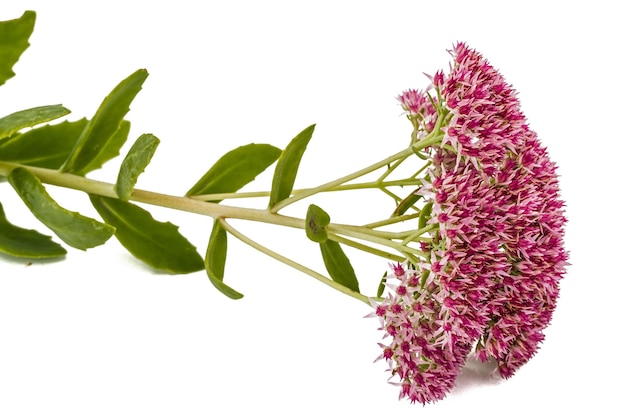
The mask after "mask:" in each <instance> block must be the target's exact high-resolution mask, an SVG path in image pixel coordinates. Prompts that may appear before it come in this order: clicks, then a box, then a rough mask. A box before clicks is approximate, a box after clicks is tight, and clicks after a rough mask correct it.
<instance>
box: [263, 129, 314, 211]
mask: <svg viewBox="0 0 626 417" xmlns="http://www.w3.org/2000/svg"><path fill="white" fill-rule="evenodd" d="M314 130H315V125H314V124H313V125H311V126H309V127H307V128H306V129H304V130H303V131H302V132H300V133H298V135H297V136H296V137H295V138H293V139H292V140H291V142H289V145H287V147H286V148H285V150H284V151H283V153H282V154H281V155H280V158H278V163H277V164H276V170H275V171H274V178H273V180H272V190H271V192H270V202H269V206H270V208H271V207H273V206H274V205H275V204H276V203H279V202H281V201H282V200H284V199H286V198H288V197H289V196H290V195H291V191H293V185H294V183H295V182H296V174H297V173H298V167H299V166H300V161H301V160H302V155H304V151H305V150H306V147H307V145H308V144H309V141H310V140H311V137H312V136H313V131H314Z"/></svg>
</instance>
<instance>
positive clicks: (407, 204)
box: [393, 193, 422, 216]
mask: <svg viewBox="0 0 626 417" xmlns="http://www.w3.org/2000/svg"><path fill="white" fill-rule="evenodd" d="M420 198H422V196H421V194H415V193H411V194H409V195H408V196H407V197H406V198H405V199H404V200H402V201H401V202H400V204H398V207H396V209H395V210H394V212H393V216H401V215H403V214H404V213H406V211H407V210H408V209H410V208H411V207H413V204H415V203H417V202H418V201H419V199H420Z"/></svg>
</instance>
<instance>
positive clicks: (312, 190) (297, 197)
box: [270, 148, 413, 213]
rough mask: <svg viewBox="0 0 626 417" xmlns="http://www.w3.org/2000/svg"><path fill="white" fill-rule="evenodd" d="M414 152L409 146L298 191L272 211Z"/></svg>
mask: <svg viewBox="0 0 626 417" xmlns="http://www.w3.org/2000/svg"><path fill="white" fill-rule="evenodd" d="M412 153H413V149H412V148H408V149H405V150H403V151H401V152H398V153H397V154H395V155H392V156H390V157H388V158H385V159H383V160H382V161H379V162H376V163H375V164H372V165H370V166H368V167H366V168H363V169H360V170H358V171H356V172H353V173H352V174H349V175H346V176H344V177H341V178H338V179H336V180H334V181H330V182H327V183H326V184H322V185H320V186H319V187H315V188H310V189H308V190H307V191H303V192H301V193H298V194H296V195H293V196H291V197H289V198H286V199H284V200H283V201H281V202H279V203H278V204H276V205H274V207H272V208H271V210H270V211H271V212H272V213H276V212H278V211H279V210H280V209H282V208H285V207H287V206H288V205H290V204H293V203H295V202H296V201H300V200H302V199H304V198H306V197H310V196H312V195H314V194H317V193H320V192H324V191H326V190H331V189H333V188H335V187H337V186H340V185H342V184H344V183H346V182H348V181H352V180H354V179H356V178H359V177H362V176H363V175H366V174H369V173H370V172H372V171H375V170H377V169H379V168H381V167H384V166H385V165H389V164H391V163H392V162H394V161H397V160H398V159H401V158H405V157H407V156H409V155H411V154H412Z"/></svg>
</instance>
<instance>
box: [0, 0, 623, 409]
mask: <svg viewBox="0 0 626 417" xmlns="http://www.w3.org/2000/svg"><path fill="white" fill-rule="evenodd" d="M617 4H618V2H612V1H594V2H576V1H570V2H557V1H554V2H549V1H540V2H535V1H530V2H529V1H526V2H501V1H494V2H480V1H466V2H459V1H446V2H437V1H387V2H373V1H358V2H357V1H354V2H347V1H346V2H342V1H321V0H316V1H306V2H305V1H285V2H282V3H281V2H277V1H259V2H256V1H229V2H225V1H224V2H222V1H220V2H217V1H208V2H200V1H198V2H193V1H188V0H179V1H176V2H148V1H145V2H142V1H133V0H124V1H111V0H109V1H106V2H104V1H103V2H86V1H85V2H78V1H54V2H52V1H12V0H9V1H6V0H5V1H3V3H2V6H1V7H0V19H1V20H7V19H13V18H17V17H19V16H20V15H21V14H22V12H23V11H24V10H26V9H33V10H36V11H37V12H38V18H37V24H36V27H35V32H34V34H33V36H32V38H31V47H30V48H29V49H28V50H27V51H26V53H25V54H24V55H23V57H22V59H21V60H20V62H19V63H18V64H17V65H16V66H15V68H14V69H15V72H16V73H17V76H16V77H15V78H13V79H11V80H9V81H8V82H7V84H6V85H4V86H3V87H2V88H1V90H0V114H8V113H11V112H13V111H16V110H20V109H24V108H28V107H34V106H39V105H44V104H56V103H62V104H64V105H65V106H66V107H68V108H70V109H71V110H72V111H73V114H72V115H70V116H71V117H70V119H72V120H74V119H78V118H80V117H83V116H91V115H92V114H93V113H94V112H95V110H96V108H97V106H98V105H99V103H100V101H101V100H102V98H103V97H104V96H105V95H106V94H107V93H108V92H109V91H110V90H111V89H112V88H113V87H114V86H115V85H116V84H117V83H118V82H119V81H120V80H122V79H123V78H125V77H126V76H128V75H129V74H131V73H132V72H133V71H135V70H136V69H138V68H147V69H148V70H149V72H150V77H149V78H148V80H147V82H146V83H145V85H144V89H143V90H142V92H141V93H140V94H139V96H138V97H137V99H136V100H135V102H134V103H133V105H132V110H131V112H130V113H129V115H128V118H129V119H130V120H131V121H132V123H133V124H132V130H131V139H134V138H136V137H137V136H139V135H140V134H141V133H153V134H155V135H157V136H158V137H159V138H160V139H161V141H162V143H161V146H160V148H159V149H158V151H157V154H156V156H155V157H154V159H153V163H152V164H151V165H150V166H149V167H148V169H147V170H146V172H145V173H144V174H143V176H142V177H141V178H140V181H139V184H138V187H140V188H144V189H149V190H154V191H160V192H166V193H172V194H177V195H181V194H183V193H184V192H185V191H186V190H187V189H188V188H189V187H190V186H191V185H192V184H193V183H194V182H195V181H196V180H197V179H198V178H199V177H200V176H201V175H202V174H203V173H204V172H205V171H206V169H208V167H209V166H210V165H211V164H212V163H213V162H214V161H215V160H216V159H217V158H218V157H219V156H221V155H222V154H223V153H224V152H226V151H228V150H230V149H232V148H235V147H237V146H240V145H244V144H247V143H249V142H256V143H271V144H274V145H275V146H278V147H281V148H282V147H284V146H285V145H286V144H287V143H288V141H289V140H290V139H291V138H292V137H293V136H294V135H295V134H296V133H298V132H299V131H300V130H302V129H303V128H304V127H306V126H308V125H310V124H311V123H317V129H316V132H315V135H314V137H313V140H312V142H311V144H310V145H309V149H308V150H307V153H305V156H304V160H303V162H302V165H301V172H300V176H299V177H298V180H297V186H298V187H305V186H312V185H315V184H319V183H321V182H322V181H326V180H330V179H332V178H335V177H338V176H340V175H343V174H347V173H349V172H352V171H353V170H355V169H357V168H360V167H363V166H365V165H366V164H369V163H371V162H374V161H377V160H378V159H381V158H382V157H384V156H386V155H390V154H392V153H395V152H396V151H398V150H400V149H402V148H403V147H404V146H405V145H406V143H407V141H408V139H409V134H410V129H411V127H410V125H409V123H408V122H407V121H406V120H405V119H404V118H403V117H402V116H401V109H400V107H399V105H398V104H397V102H396V101H395V96H396V95H397V94H398V93H400V92H401V91H402V90H404V89H407V88H421V87H423V86H425V84H426V83H427V79H426V77H425V76H424V75H423V74H422V72H426V73H430V74H433V73H434V72H435V71H436V70H437V69H438V68H444V69H445V68H447V65H448V62H449V55H448V54H447V52H446V50H447V49H449V48H450V47H451V46H452V44H453V43H454V42H456V41H466V42H467V43H468V44H469V45H470V46H472V47H474V48H476V49H478V50H479V51H480V52H482V53H483V54H484V56H485V57H487V58H488V59H489V60H490V62H491V63H492V64H493V65H494V66H495V67H496V68H499V69H500V70H501V71H502V73H503V74H504V75H505V77H506V78H507V80H508V81H509V82H510V83H512V84H513V85H514V86H515V88H516V89H517V90H518V91H519V97H520V100H521V102H522V106H523V109H524V111H525V113H526V115H527V117H528V119H529V120H530V124H531V127H532V128H533V129H534V130H535V131H537V132H538V134H539V136H540V138H541V139H542V141H543V143H544V144H545V145H546V146H547V147H548V148H549V151H550V153H551V156H552V157H553V159H554V160H556V161H557V163H558V165H559V166H560V169H559V173H560V175H561V185H562V191H563V198H564V199H565V200H566V202H567V215H568V217H569V223H568V226H567V236H566V243H567V247H568V249H569V251H570V252H571V259H570V261H571V264H572V265H571V266H570V267H569V272H568V275H567V276H566V279H565V280H564V281H562V291H561V298H560V300H559V305H558V308H557V311H556V313H555V315H554V319H553V322H552V325H551V326H550V327H549V328H548V329H547V331H546V336H547V337H546V341H545V342H544V344H543V346H542V348H541V349H540V351H539V353H538V354H537V355H536V357H535V358H533V360H532V361H531V362H530V363H529V364H528V365H526V366H525V367H523V368H522V369H521V370H520V371H519V372H518V373H517V374H516V375H515V376H514V377H513V378H512V379H510V380H507V381H499V380H497V379H490V378H489V376H485V375H483V373H481V372H479V371H476V370H468V371H466V372H465V373H464V374H463V375H462V376H461V378H460V381H459V387H458V388H457V389H455V390H454V391H453V392H452V393H451V394H450V395H449V396H448V397H447V398H446V399H445V400H444V401H441V402H439V403H436V404H434V405H428V406H426V407H421V406H420V405H411V404H410V403H408V402H407V401H404V400H403V401H398V400H397V389H396V388H395V387H393V386H391V385H389V384H387V382H386V379H387V374H386V373H385V372H384V370H385V368H386V366H385V364H383V363H381V362H378V363H374V364H373V363H372V361H373V359H374V358H375V357H376V356H378V354H379V349H378V347H377V342H378V341H379V339H380V334H379V332H378V331H377V330H376V329H377V326H378V323H377V321H376V320H375V319H364V318H363V316H364V315H366V314H367V313H369V311H370V310H369V308H368V307H367V306H366V305H364V304H362V303H360V302H358V301H355V300H353V299H350V298H347V297H345V296H343V295H341V294H339V293H336V292H335V291H333V290H332V289H329V288H327V287H325V286H324V285H321V284H319V283H317V282H316V281H314V280H312V279H311V278H309V277H307V276H305V275H302V274H300V273H297V272H295V271H293V270H291V269H289V268H287V267H284V266H282V265H279V264H277V263H276V262H275V261H272V260H270V259H268V258H265V257H263V256H261V255H258V254H257V253H255V252H254V251H253V250H252V249H249V248H247V247H245V246H243V245H242V244H239V243H238V242H236V241H235V240H233V239H231V240H230V250H229V258H228V264H227V270H226V276H227V278H226V280H227V282H228V283H229V284H231V285H232V286H233V287H234V288H236V289H238V290H239V291H241V292H243V293H244V294H245V297H244V298H243V299H242V300H240V301H232V300H229V299H227V298H225V297H224V296H222V295H221V294H220V293H218V292H217V291H215V290H214V289H213V287H212V286H211V284H210V282H209V281H208V279H207V278H206V275H205V274H204V273H203V272H198V273H194V274H189V275H184V276H170V275H166V274H161V273H155V272H153V271H152V270H150V269H149V268H147V267H145V266H143V265H141V264H139V263H138V262H137V261H135V260H133V259H132V258H131V257H130V256H129V255H127V254H126V253H125V251H124V250H123V248H121V246H120V245H119V244H118V243H117V242H114V241H113V240H112V241H111V242H109V243H107V244H106V245H105V246H102V247H99V248H95V249H91V250H89V251H87V252H81V251H77V250H70V252H69V254H68V255H67V258H66V259H65V260H63V261H60V262H49V263H46V262H35V263H33V264H32V265H28V264H27V261H21V260H18V261H15V260H11V259H8V258H6V257H0V415H1V416H35V415H37V416H43V415H53V414H56V415H64V416H100V415H116V416H137V415H151V416H204V415H219V416H231V415H233V416H243V415H257V414H263V415H312V416H313V415H348V414H349V415H363V416H369V415H386V414H389V415H391V414H394V415H422V416H434V415H437V416H442V415H452V413H456V412H463V413H464V414H466V415H489V414H495V413H498V414H502V415H509V416H517V415H520V416H521V415H571V414H572V413H574V412H577V413H576V414H578V415H623V413H624V406H623V401H620V396H621V395H623V393H622V391H623V385H624V381H623V375H624V371H625V369H624V364H623V354H624V343H623V342H624V336H623V318H624V313H623V310H622V308H623V305H624V303H623V291H624V279H625V278H626V276H625V275H626V274H625V273H624V267H623V260H624V257H623V255H622V250H623V247H624V244H623V236H624V232H625V230H624V217H623V210H622V209H621V207H622V206H621V205H620V204H621V197H622V193H623V189H624V187H623V181H622V179H623V166H624V161H623V157H624V150H625V149H624V139H625V138H624V133H623V117H624V116H623V115H624V111H625V110H626V109H625V106H624V104H623V97H624V93H625V92H626V91H625V87H624V82H623V61H622V60H623V58H622V53H623V41H624V39H625V38H626V37H625V35H626V34H625V33H624V30H623V29H620V27H623V21H622V18H621V16H622V14H621V13H620V12H619V11H618V10H617V6H616V5H617ZM118 164H119V161H118V160H114V161H112V162H111V163H110V164H108V165H107V166H105V168H104V169H102V170H100V171H97V172H95V173H93V175H91V177H93V178H97V179H102V180H107V181H113V180H114V178H115V175H116V170H117V167H118ZM269 179H270V177H269V176H262V177H261V178H260V181H261V183H260V184H259V185H258V186H253V187H252V188H253V189H257V190H258V189H267V188H268V184H269ZM49 191H50V192H51V193H52V194H53V195H54V196H55V197H56V198H57V199H58V200H59V201H60V202H62V204H63V205H65V206H66V207H68V208H71V209H73V210H80V211H81V212H83V213H85V214H94V212H93V209H91V208H90V207H89V205H88V202H87V201H86V198H85V197H84V196H82V195H80V194H79V193H76V192H66V190H58V189H55V188H53V187H50V190H49ZM359 198H361V195H357V196H356V197H354V196H352V197H351V199H350V200H348V201H344V202H342V203H341V204H336V205H335V206H332V203H331V202H328V203H326V200H323V204H322V203H320V205H322V206H323V207H327V206H325V205H324V204H328V205H329V206H328V207H331V208H332V209H329V211H330V212H331V216H332V217H333V219H334V220H335V219H336V220H338V221H341V220H343V221H348V220H353V221H359V219H367V218H368V216H371V215H376V214H378V213H385V214H386V213H388V209H389V204H390V200H389V201H387V200H385V199H384V197H383V196H382V195H375V197H374V198H375V199H369V197H367V198H366V199H364V200H359ZM0 200H1V201H2V203H3V205H4V206H5V210H6V212H7V215H8V216H9V219H10V220H12V221H14V222H15V223H18V224H20V225H21V226H25V227H36V228H38V229H39V230H41V231H45V229H43V227H42V226H40V225H39V224H38V223H37V222H36V221H35V220H34V219H33V218H32V215H30V213H28V212H27V211H26V210H25V209H24V208H23V207H22V206H21V202H19V201H18V200H17V199H16V197H15V196H14V195H13V191H12V190H11V188H10V186H9V185H8V184H6V183H1V184H0ZM315 202H318V200H316V201H315ZM262 204H263V203H261V206H262ZM302 210H304V208H302ZM153 213H154V215H155V216H156V217H157V218H158V219H160V220H170V221H172V222H174V223H177V224H179V225H180V226H181V231H182V232H183V233H184V234H185V235H187V236H188V237H189V239H190V240H191V241H192V242H193V243H194V244H195V245H196V246H197V247H198V248H199V250H200V251H201V252H203V251H204V247H205V246H206V241H207V237H208V234H209V232H210V225H211V220H210V219H209V218H203V217H200V216H196V215H188V214H181V213H177V212H172V211H167V210H160V209H155V210H153ZM292 214H299V215H300V216H302V215H303V214H304V213H303V212H302V213H296V212H294V213H292ZM244 228H247V229H246V230H248V231H250V233H256V236H259V238H260V240H263V241H264V243H266V244H269V245H270V246H272V247H273V248H275V249H279V248H281V247H282V248H286V249H288V250H289V251H290V253H293V254H294V255H295V256H300V259H301V260H304V261H308V262H310V264H311V265H313V266H316V265H317V266H319V261H318V259H317V258H318V253H317V250H316V248H315V246H314V245H312V244H311V243H309V242H307V241H306V239H305V238H304V237H303V233H295V234H293V233H291V234H285V235H283V234H281V233H276V231H275V228H257V227H251V226H250V225H245V224H242V230H243V229H244ZM353 262H354V263H355V265H356V268H357V271H358V272H359V274H360V276H361V280H362V281H363V282H364V283H369V284H364V286H365V287H367V288H372V285H373V286H375V281H376V280H377V279H378V278H379V276H380V274H381V273H382V272H383V271H384V269H385V264H384V262H382V261H379V260H377V259H376V260H369V259H368V258H367V257H365V256H364V255H360V254H356V255H355V257H354V259H353Z"/></svg>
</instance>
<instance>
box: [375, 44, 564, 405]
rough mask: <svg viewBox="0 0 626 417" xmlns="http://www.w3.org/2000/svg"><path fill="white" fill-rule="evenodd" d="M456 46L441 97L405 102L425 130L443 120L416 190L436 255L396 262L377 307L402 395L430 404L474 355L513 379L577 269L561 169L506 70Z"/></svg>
mask: <svg viewBox="0 0 626 417" xmlns="http://www.w3.org/2000/svg"><path fill="white" fill-rule="evenodd" d="M451 52H452V56H453V58H454V63H453V65H452V69H451V71H450V73H449V74H447V75H445V74H444V73H443V72H441V71H439V72H437V73H436V74H435V76H434V77H432V81H433V86H434V90H435V92H436V97H437V100H432V99H430V96H427V95H426V94H424V93H420V92H418V91H416V90H409V91H407V92H405V93H403V94H402V95H401V96H400V98H399V100H400V102H401V104H402V106H403V108H404V109H405V110H406V111H407V116H409V119H411V117H416V116H415V115H420V116H419V117H420V119H419V120H420V122H419V123H418V124H417V125H416V123H415V122H413V123H414V126H416V128H417V129H422V130H423V132H424V133H423V134H422V135H416V136H417V137H420V136H421V137H424V135H426V134H428V133H430V131H429V130H428V128H427V127H426V126H429V127H430V128H431V129H432V126H434V125H433V124H432V121H431V119H427V118H426V117H425V116H424V115H432V114H435V115H436V117H439V118H443V119H442V120H440V121H439V122H440V124H439V125H440V126H441V128H440V129H441V133H442V140H441V142H440V143H439V144H437V145H434V146H432V147H431V153H430V155H431V160H432V164H431V166H430V168H429V170H428V172H427V173H426V175H425V177H424V180H423V186H422V187H421V188H420V189H419V190H418V191H417V192H418V193H419V194H421V195H422V196H423V198H424V201H425V202H426V203H430V204H432V212H431V218H430V220H429V223H430V224H433V225H436V229H435V230H434V231H433V232H431V236H430V240H429V241H428V243H427V244H425V245H424V246H426V247H425V249H427V251H428V253H429V258H428V259H425V260H424V261H423V262H421V263H419V264H417V265H413V264H410V263H407V264H405V265H396V266H394V274H393V276H394V277H395V278H397V280H398V283H397V284H388V288H389V290H390V291H389V295H388V296H387V298H386V299H385V300H384V301H383V302H382V303H381V304H380V305H378V306H377V307H376V313H375V314H376V315H377V316H378V317H379V318H380V321H381V325H382V330H383V331H384V332H385V336H386V337H391V339H392V340H391V343H389V344H388V345H385V344H381V347H382V349H383V354H382V355H381V358H384V359H386V360H387V361H388V363H389V365H390V368H391V372H392V375H393V376H397V377H398V378H399V379H400V385H401V386H402V389H401V393H400V395H401V397H407V398H408V399H410V400H411V401H412V402H416V401H417V402H420V403H423V404H425V403H427V402H431V401H435V400H438V399H441V398H442V397H443V396H445V394H446V393H447V392H448V391H449V390H450V389H451V387H452V386H453V384H454V380H455V378H456V375H457V374H458V372H459V371H460V369H461V367H462V365H463V363H464V362H465V359H466V358H467V356H468V355H469V354H470V353H471V352H472V350H473V351H474V353H475V354H476V355H477V357H478V358H480V359H482V360H483V361H486V360H488V359H494V360H495V361H496V362H497V364H498V371H499V373H500V375H501V376H503V377H505V378H508V377H510V376H512V375H513V373H514V372H515V371H516V370H517V369H518V368H519V367H520V366H521V365H523V364H524V363H526V362H527V361H528V360H529V359H530V358H531V357H532V356H533V355H534V354H535V352H536V351H537V349H538V347H539V343H540V342H541V341H542V340H543V337H544V336H543V330H544V329H545V327H546V326H547V325H548V324H549V322H550V320H551V317H552V313H553V311H554V308H555V303H556V299H557V297H558V294H559V280H560V279H561V278H562V277H563V275H564V272H565V266H566V265H567V253H566V251H565V249H564V247H563V228H564V224H565V217H564V212H563V201H562V200H560V197H559V187H558V181H557V176H556V173H555V170H556V166H555V164H554V163H553V162H552V161H551V160H550V159H549V157H548V154H547V153H546V150H545V148H543V147H542V146H541V145H540V143H539V141H538V139H537V135H536V134H535V132H533V131H532V130H531V129H530V128H529V127H528V125H527V122H526V119H525V117H524V115H523V113H522V111H521V109H520V104H519V101H518V100H517V97H516V94H515V91H514V90H513V89H512V88H511V86H510V85H508V84H507V83H506V82H505V80H504V79H503V77H502V75H501V74H500V73H499V72H498V71H496V70H495V69H494V68H493V67H492V66H491V65H490V64H489V63H488V62H487V61H486V60H485V59H484V58H483V57H482V56H481V55H480V54H479V53H477V52H476V51H475V50H472V49H470V48H468V47H467V46H466V45H465V44H463V43H459V44H457V45H455V47H454V49H453V51H451ZM420 94H421V98H420V97H419V96H420ZM413 120H415V119H413ZM413 120H412V121H413Z"/></svg>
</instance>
